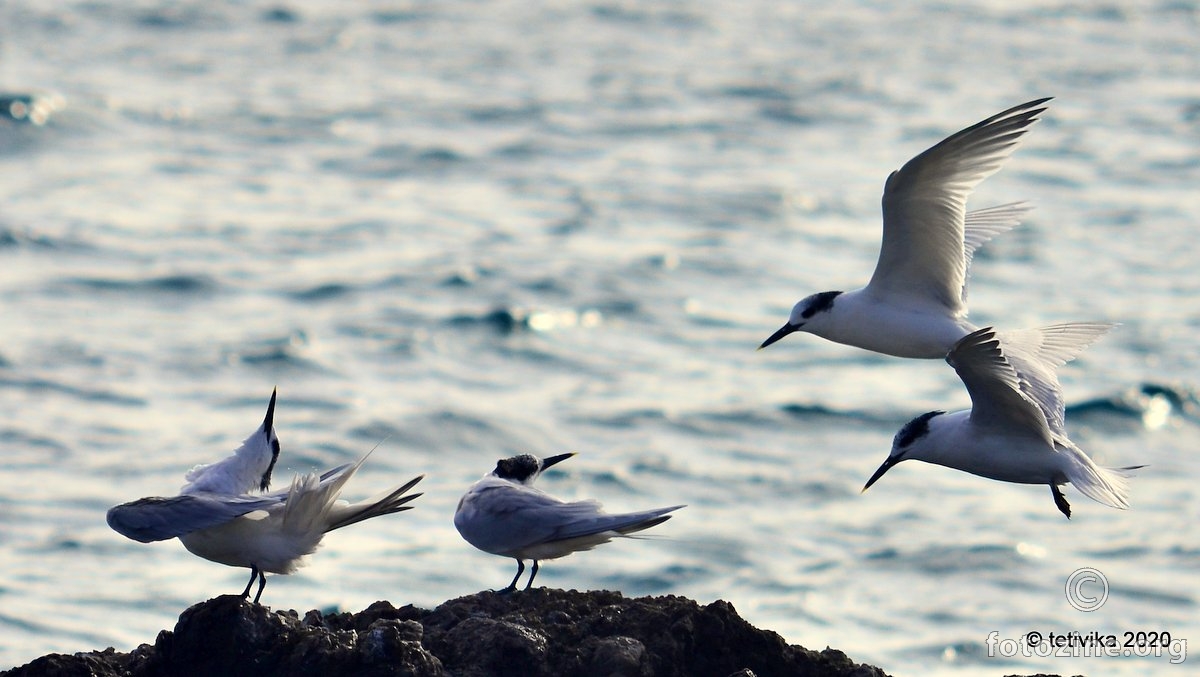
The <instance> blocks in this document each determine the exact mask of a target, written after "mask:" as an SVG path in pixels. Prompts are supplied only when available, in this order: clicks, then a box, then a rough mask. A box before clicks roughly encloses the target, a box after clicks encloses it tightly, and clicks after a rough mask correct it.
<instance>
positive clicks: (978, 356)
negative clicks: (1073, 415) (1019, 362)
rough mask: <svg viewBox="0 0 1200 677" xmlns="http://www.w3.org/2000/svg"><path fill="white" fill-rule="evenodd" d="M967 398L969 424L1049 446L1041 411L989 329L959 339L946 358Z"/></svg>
mask: <svg viewBox="0 0 1200 677" xmlns="http://www.w3.org/2000/svg"><path fill="white" fill-rule="evenodd" d="M946 361H947V362H949V363H950V366H952V367H954V371H956V372H958V377H959V378H960V379H962V382H963V385H964V386H966V388H967V393H968V394H969V395H970V396H971V422H972V423H974V424H975V425H978V426H980V427H987V428H993V429H997V430H1027V431H1030V432H1032V433H1034V434H1036V435H1038V436H1039V437H1041V438H1042V439H1043V440H1045V441H1046V444H1047V445H1049V446H1053V444H1054V441H1053V438H1052V436H1051V434H1050V428H1049V426H1048V425H1047V423H1046V416H1045V415H1044V414H1043V413H1042V409H1041V407H1039V406H1038V404H1037V402H1035V401H1033V399H1031V398H1030V397H1029V395H1027V394H1025V393H1024V392H1023V391H1022V390H1021V378H1020V376H1018V375H1017V371H1016V370H1015V369H1013V366H1012V364H1010V363H1009V361H1008V359H1007V358H1006V357H1005V355H1004V348H1003V345H1002V343H1001V341H1000V339H998V338H997V337H996V332H995V330H994V329H992V328H991V327H984V328H983V329H979V330H977V331H974V332H972V333H970V334H967V335H966V336H964V337H962V338H961V339H959V341H958V343H955V344H954V347H953V348H951V349H950V353H949V354H947V355H946Z"/></svg>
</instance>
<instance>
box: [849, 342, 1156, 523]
mask: <svg viewBox="0 0 1200 677" xmlns="http://www.w3.org/2000/svg"><path fill="white" fill-rule="evenodd" d="M1113 326H1114V325H1111V324H1106V323H1100V322H1080V323H1070V324H1059V325H1053V326H1049V327H1042V328H1040V329H1025V330H1021V331H1015V332H1007V333H1005V334H1003V335H1001V334H998V333H997V332H996V331H995V330H994V329H992V328H991V327H984V328H983V329H979V330H977V331H974V332H972V333H970V334H968V335H967V336H965V337H963V338H962V339H961V340H960V341H959V342H958V343H956V344H955V346H954V348H953V349H952V350H951V351H950V353H949V355H947V356H946V361H947V362H949V363H950V366H952V367H954V370H955V371H957V372H958V376H959V378H961V379H962V382H963V385H964V386H966V389H967V393H968V394H969V395H970V396H971V408H970V409H966V410H962V411H956V412H953V413H950V414H947V413H946V412H944V411H931V412H928V413H925V414H922V415H920V416H918V417H916V418H914V419H912V420H911V421H909V422H908V423H906V424H905V425H904V427H903V428H901V429H900V431H899V432H898V433H896V437H895V438H894V440H893V441H892V450H891V453H890V454H889V455H888V458H887V460H885V461H884V462H883V464H882V465H880V466H879V469H878V470H876V471H875V474H874V475H872V476H871V479H869V480H867V484H866V486H864V487H863V489H862V490H863V491H866V490H867V489H869V488H870V487H871V485H872V484H874V483H875V482H876V481H878V480H879V478H880V477H883V474H884V473H886V472H887V471H888V470H890V469H891V468H892V467H893V466H895V465H896V464H897V463H900V462H901V461H907V460H910V459H912V460H918V461H925V462H926V463H936V464H937V465H941V466H945V467H947V468H954V469H956V470H962V471H965V472H969V473H971V474H973V475H979V476H980V477H987V478H989V479H993V480H999V481H1001V482H1015V483H1018V484H1046V485H1049V487H1050V493H1051V495H1053V497H1054V505H1056V506H1057V507H1058V509H1059V510H1060V511H1061V512H1062V513H1063V514H1064V515H1066V516H1067V518H1068V519H1070V517H1071V505H1070V504H1069V503H1068V502H1067V499H1066V497H1065V496H1063V493H1062V491H1061V490H1060V489H1059V486H1060V485H1062V484H1066V483H1068V482H1069V483H1071V484H1072V485H1074V486H1075V488H1076V489H1078V490H1079V491H1080V492H1081V493H1083V495H1084V496H1087V497H1088V498H1090V499H1092V500H1094V501H1097V502H1099V503H1103V504H1105V505H1108V506H1112V507H1114V508H1119V509H1122V510H1123V509H1125V508H1128V507H1129V498H1128V496H1129V490H1128V487H1127V483H1126V481H1125V480H1126V478H1127V477H1128V476H1129V473H1130V471H1132V470H1137V469H1138V468H1141V467H1143V466H1140V465H1137V466H1128V467H1125V468H1103V467H1100V466H1098V465H1096V464H1095V463H1094V462H1093V461H1092V459H1091V458H1089V457H1088V455H1087V454H1085V453H1084V452H1083V450H1081V449H1080V448H1079V447H1078V446H1076V444H1075V443H1074V442H1072V441H1071V440H1070V439H1069V438H1068V437H1067V433H1066V430H1065V429H1064V427H1063V424H1062V420H1063V418H1064V416H1063V413H1062V406H1063V405H1062V395H1061V393H1060V392H1057V390H1058V386H1057V381H1055V383H1054V385H1053V386H1050V385H1049V384H1047V383H1045V382H1042V383H1038V382H1031V381H1028V380H1027V379H1025V378H1023V377H1022V376H1021V375H1020V374H1018V373H1017V371H1016V370H1015V369H1014V368H1013V366H1012V364H1011V363H1010V362H1009V360H1008V359H1007V356H1006V350H1007V349H1008V344H1009V343H1012V344H1017V345H1020V347H1021V348H1022V350H1023V352H1024V353H1025V354H1026V355H1029V356H1031V357H1032V359H1036V360H1040V361H1041V362H1042V364H1043V365H1045V367H1046V369H1047V370H1053V369H1055V368H1057V367H1060V366H1062V365H1063V364H1065V363H1067V362H1069V361H1070V360H1072V359H1074V358H1075V356H1076V355H1078V354H1079V352H1080V351H1082V350H1083V349H1084V348H1086V347H1087V346H1088V345H1090V344H1091V343H1092V342H1094V341H1095V340H1096V339H1098V338H1100V336H1102V335H1103V334H1104V333H1106V332H1107V331H1108V330H1109V329H1111V328H1112V327H1113ZM1051 390H1053V391H1055V392H1053V393H1052V394H1053V397H1052V398H1047V392H1048V391H1051ZM1039 398H1041V399H1040V401H1039ZM1047 407H1057V408H1058V415H1057V417H1055V418H1048V417H1047V416H1046V415H1045V414H1044V413H1043V411H1044V410H1045V409H1046V408H1047Z"/></svg>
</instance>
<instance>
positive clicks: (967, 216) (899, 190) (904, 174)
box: [759, 98, 1050, 368]
mask: <svg viewBox="0 0 1200 677" xmlns="http://www.w3.org/2000/svg"><path fill="white" fill-rule="evenodd" d="M1049 100H1050V99H1049V98H1043V99H1037V100H1034V101H1030V102H1028V103H1023V104H1021V105H1019V106H1014V107H1013V108H1010V109H1008V110H1006V111H1004V112H1002V113H998V114H997V115H994V116H992V117H990V118H987V119H986V120H983V121H982V122H979V123H977V124H975V125H972V126H970V127H967V128H966V129H964V130H962V131H960V132H957V133H955V134H952V135H950V136H949V137H947V138H946V139H944V140H942V141H941V142H939V143H937V144H936V145H934V146H933V147H932V148H929V149H928V150H926V151H925V152H923V153H921V154H920V155H917V156H916V157H914V158H913V159H911V160H909V161H908V162H907V163H905V164H904V166H903V167H901V168H900V169H899V170H897V171H894V172H892V174H891V176H889V177H888V179H887V182H886V183H885V184H884V188H883V240H882V243H881V245H880V250H879V260H878V262H877V263H876V264H875V272H874V274H873V275H872V276H871V279H870V281H869V282H868V283H867V286H865V287H863V288H862V289H857V290H855V291H848V292H841V291H826V292H820V293H817V294H812V295H811V296H808V297H806V298H804V299H802V300H801V301H799V302H798V303H796V305H795V306H794V307H793V308H792V312H791V315H790V317H789V318H788V321H787V324H785V325H783V326H782V327H780V328H779V330H778V331H776V332H775V333H774V334H772V335H771V336H770V337H768V338H767V340H765V341H763V342H762V345H760V346H759V349H760V350H761V349H762V348H766V347H767V346H769V345H771V344H772V343H775V342H776V341H779V340H780V339H782V338H783V337H785V336H787V335H788V334H792V333H795V332H808V333H810V334H816V335H817V336H821V337H823V338H826V339H828V340H830V341H834V342H836V343H842V344H846V345H851V346H856V347H859V348H864V349H866V350H870V351H874V352H878V353H884V354H887V355H893V356H896V357H907V358H921V359H941V358H944V357H945V356H946V353H947V352H949V351H950V348H951V347H953V346H954V344H955V342H956V341H958V340H959V339H961V338H962V337H964V336H966V335H967V334H969V333H971V332H973V331H975V329H976V327H975V326H973V325H972V324H971V323H970V322H968V321H967V319H966V316H967V305H966V297H967V273H968V268H969V267H970V264H971V259H972V257H973V255H974V253H975V250H976V249H977V248H978V247H979V246H980V245H982V244H983V243H985V242H987V241H988V240H990V239H991V238H992V237H994V236H995V235H997V234H999V233H1003V232H1005V231H1007V230H1009V229H1011V228H1013V227H1014V226H1016V225H1017V223H1019V222H1020V219H1021V218H1022V217H1023V216H1024V215H1025V214H1026V213H1027V212H1028V211H1029V210H1030V207H1029V205H1028V204H1026V203H1023V202H1018V203H1012V204H1006V205H1000V206H997V207H991V208H988V209H982V210H977V211H974V212H971V213H967V212H966V204H967V198H968V197H969V196H970V194H971V192H972V191H973V190H974V189H975V187H976V186H977V185H979V183H980V182H982V181H983V180H984V179H986V178H987V177H989V176H991V175H992V174H994V173H996V172H997V171H998V170H999V169H1000V167H1001V165H1003V164H1004V161H1005V160H1006V159H1007V158H1008V156H1009V155H1011V154H1012V152H1013V150H1015V149H1016V147H1017V144H1018V143H1019V141H1020V140H1021V137H1022V136H1023V135H1024V134H1025V132H1026V131H1028V129H1029V127H1030V126H1031V125H1033V124H1034V123H1035V122H1036V121H1037V120H1038V115H1039V114H1040V113H1042V112H1043V111H1044V110H1046V108H1045V107H1044V106H1043V105H1042V104H1044V103H1046V102H1047V101H1049ZM1018 368H1021V367H1020V366H1018Z"/></svg>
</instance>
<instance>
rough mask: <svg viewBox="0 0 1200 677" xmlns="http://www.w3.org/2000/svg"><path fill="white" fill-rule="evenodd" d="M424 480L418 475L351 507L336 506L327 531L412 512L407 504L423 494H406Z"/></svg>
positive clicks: (331, 514)
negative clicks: (376, 518)
mask: <svg viewBox="0 0 1200 677" xmlns="http://www.w3.org/2000/svg"><path fill="white" fill-rule="evenodd" d="M423 479H425V476H424V475H418V476H417V477H414V478H412V479H411V480H409V481H408V482H407V483H405V484H403V485H401V486H398V487H396V488H394V489H390V490H388V491H385V492H383V493H380V494H377V495H375V496H372V497H371V498H368V499H366V500H365V501H359V502H358V503H352V504H350V505H344V504H338V505H335V506H334V507H333V510H332V511H331V513H330V516H329V518H330V519H329V526H328V527H327V528H326V529H325V530H326V531H333V530H334V529H341V528H342V527H345V526H350V525H351V524H355V523H357V522H361V521H363V520H368V519H371V518H372V517H379V516H381V515H390V514H392V513H394V512H402V511H404V510H412V506H411V505H406V504H407V503H408V502H409V501H412V500H413V499H415V498H417V497H419V496H421V494H407V495H405V492H407V491H408V490H409V489H412V488H413V487H414V486H416V484H417V482H420V481H421V480H423Z"/></svg>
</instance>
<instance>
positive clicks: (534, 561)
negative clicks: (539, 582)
mask: <svg viewBox="0 0 1200 677" xmlns="http://www.w3.org/2000/svg"><path fill="white" fill-rule="evenodd" d="M537 570H538V561H537V560H536V559H535V560H533V569H532V570H531V571H530V572H529V582H528V583H526V584H525V589H526V590H528V589H529V588H531V587H533V577H534V576H537Z"/></svg>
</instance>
